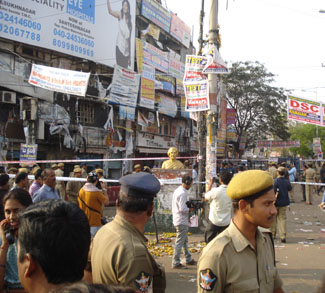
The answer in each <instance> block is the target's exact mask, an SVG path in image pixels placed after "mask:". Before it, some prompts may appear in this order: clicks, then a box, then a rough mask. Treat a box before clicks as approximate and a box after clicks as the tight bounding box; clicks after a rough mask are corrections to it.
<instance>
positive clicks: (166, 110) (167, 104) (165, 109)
mask: <svg viewBox="0 0 325 293" xmlns="http://www.w3.org/2000/svg"><path fill="white" fill-rule="evenodd" d="M156 103H158V112H159V113H161V114H165V115H167V116H170V117H173V118H174V117H175V116H176V114H177V104H176V100H175V99H173V98H170V97H168V96H166V95H164V94H162V93H156Z"/></svg>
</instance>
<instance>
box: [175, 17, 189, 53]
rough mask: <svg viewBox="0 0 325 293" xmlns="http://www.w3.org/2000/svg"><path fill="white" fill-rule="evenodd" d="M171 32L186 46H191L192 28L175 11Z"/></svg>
mask: <svg viewBox="0 0 325 293" xmlns="http://www.w3.org/2000/svg"><path fill="white" fill-rule="evenodd" d="M170 34H171V35H172V36H173V37H174V38H175V39H176V40H177V41H179V42H181V43H182V44H183V45H184V46H185V47H186V48H189V46H190V41H191V28H190V27H189V26H188V25H187V24H186V23H185V22H184V21H183V20H181V19H180V18H179V17H178V16H177V15H176V14H175V13H173V15H172V18H171V24H170Z"/></svg>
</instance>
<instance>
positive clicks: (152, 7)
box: [141, 0, 172, 32]
mask: <svg viewBox="0 0 325 293" xmlns="http://www.w3.org/2000/svg"><path fill="white" fill-rule="evenodd" d="M141 15H143V16H144V17H146V18H148V19H149V20H150V21H151V22H153V23H154V24H156V25H157V26H159V27H160V28H162V29H163V30H165V31H166V32H169V30H170V22H171V16H172V15H171V12H169V11H168V10H167V9H166V8H164V7H162V6H161V5H160V4H159V3H158V2H156V1H154V0H142V1H141Z"/></svg>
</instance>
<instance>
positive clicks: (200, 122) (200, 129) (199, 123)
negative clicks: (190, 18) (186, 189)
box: [197, 0, 205, 196]
mask: <svg viewBox="0 0 325 293" xmlns="http://www.w3.org/2000/svg"><path fill="white" fill-rule="evenodd" d="M203 21H204V0H202V2H201V13H200V34H199V51H198V55H199V56H201V55H202V50H203V43H204V41H203ZM197 126H198V136H199V166H198V180H199V182H202V181H203V150H204V144H203V140H204V128H205V119H204V114H203V113H202V111H199V112H198V121H197ZM202 190H203V184H198V192H199V196H201V194H202Z"/></svg>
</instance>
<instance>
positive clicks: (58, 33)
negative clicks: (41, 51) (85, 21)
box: [53, 28, 95, 48]
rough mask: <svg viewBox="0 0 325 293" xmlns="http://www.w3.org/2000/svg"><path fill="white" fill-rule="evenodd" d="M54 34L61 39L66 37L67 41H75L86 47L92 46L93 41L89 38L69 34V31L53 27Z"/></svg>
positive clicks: (93, 44)
mask: <svg viewBox="0 0 325 293" xmlns="http://www.w3.org/2000/svg"><path fill="white" fill-rule="evenodd" d="M53 34H54V36H58V37H61V38H62V39H66V40H68V41H73V42H75V43H78V44H81V45H86V46H88V47H91V48H94V46H95V42H94V41H92V40H89V39H87V38H83V37H80V36H78V35H76V34H71V33H69V32H65V31H64V30H59V29H56V28H54V30H53Z"/></svg>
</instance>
